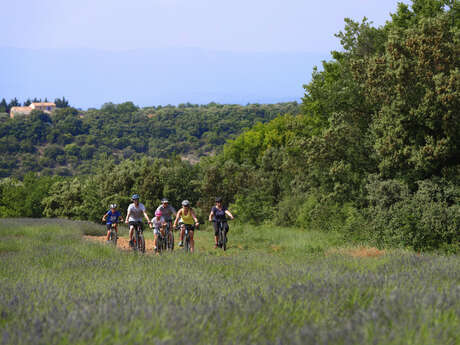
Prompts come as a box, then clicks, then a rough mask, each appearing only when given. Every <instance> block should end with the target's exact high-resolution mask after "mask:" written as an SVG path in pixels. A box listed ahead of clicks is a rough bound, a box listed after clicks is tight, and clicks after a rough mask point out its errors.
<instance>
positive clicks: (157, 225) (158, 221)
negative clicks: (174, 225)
mask: <svg viewBox="0 0 460 345" xmlns="http://www.w3.org/2000/svg"><path fill="white" fill-rule="evenodd" d="M164 222H165V219H164V218H163V217H160V219H158V218H157V217H153V218H152V224H153V228H154V229H156V230H159V229H160V228H161V226H162V225H163V223H164Z"/></svg>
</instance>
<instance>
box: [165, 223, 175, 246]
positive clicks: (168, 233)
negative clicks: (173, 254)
mask: <svg viewBox="0 0 460 345" xmlns="http://www.w3.org/2000/svg"><path fill="white" fill-rule="evenodd" d="M165 238H166V241H165V244H166V246H165V249H168V250H170V251H173V250H174V231H172V230H171V222H166V229H165Z"/></svg>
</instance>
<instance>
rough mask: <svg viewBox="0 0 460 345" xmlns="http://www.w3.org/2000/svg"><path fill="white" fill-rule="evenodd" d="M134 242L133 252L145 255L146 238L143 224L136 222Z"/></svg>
mask: <svg viewBox="0 0 460 345" xmlns="http://www.w3.org/2000/svg"><path fill="white" fill-rule="evenodd" d="M133 242H134V246H133V250H134V251H135V252H137V251H139V252H141V253H145V238H144V230H142V222H136V224H135V225H134V234H133Z"/></svg>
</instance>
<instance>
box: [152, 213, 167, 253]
mask: <svg viewBox="0 0 460 345" xmlns="http://www.w3.org/2000/svg"><path fill="white" fill-rule="evenodd" d="M165 226H166V222H165V219H164V217H163V216H162V213H161V211H158V210H157V211H155V217H153V218H152V221H151V224H150V227H151V228H153V250H154V251H157V249H158V235H159V234H160V233H161V234H162V235H163V236H164V235H165Z"/></svg>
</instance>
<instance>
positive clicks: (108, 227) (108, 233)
mask: <svg viewBox="0 0 460 345" xmlns="http://www.w3.org/2000/svg"><path fill="white" fill-rule="evenodd" d="M109 239H110V225H107V241H108V240H109Z"/></svg>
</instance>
